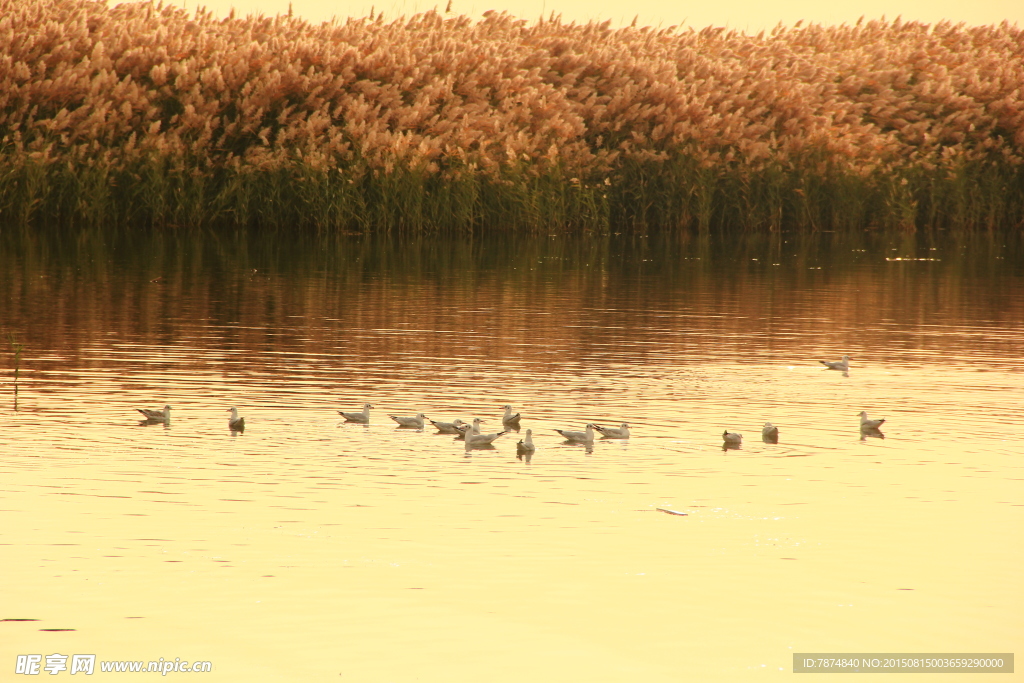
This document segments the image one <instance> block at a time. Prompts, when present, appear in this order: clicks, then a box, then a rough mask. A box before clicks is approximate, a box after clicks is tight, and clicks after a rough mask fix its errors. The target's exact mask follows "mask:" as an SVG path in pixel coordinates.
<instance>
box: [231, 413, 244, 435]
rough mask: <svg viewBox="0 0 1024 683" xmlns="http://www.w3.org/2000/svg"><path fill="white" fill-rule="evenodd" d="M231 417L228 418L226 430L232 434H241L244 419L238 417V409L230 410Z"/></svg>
mask: <svg viewBox="0 0 1024 683" xmlns="http://www.w3.org/2000/svg"><path fill="white" fill-rule="evenodd" d="M230 412H231V417H229V418H228V429H230V430H231V431H234V432H241V431H243V430H244V429H245V418H244V417H238V408H231V410H230Z"/></svg>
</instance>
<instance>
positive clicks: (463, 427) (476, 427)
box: [455, 417, 486, 441]
mask: <svg viewBox="0 0 1024 683" xmlns="http://www.w3.org/2000/svg"><path fill="white" fill-rule="evenodd" d="M481 422H486V420H481V419H480V418H479V417H474V418H473V424H466V423H465V422H463V423H462V424H460V425H459V426H458V427H456V429H457V430H458V432H459V435H458V436H456V437H455V440H456V441H458V440H459V439H465V438H466V435H467V434H479V433H480V423H481Z"/></svg>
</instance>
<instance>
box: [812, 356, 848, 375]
mask: <svg viewBox="0 0 1024 683" xmlns="http://www.w3.org/2000/svg"><path fill="white" fill-rule="evenodd" d="M818 362H819V363H821V364H822V365H824V366H825V367H826V368H828V369H829V370H842V371H843V372H846V371H847V370H849V369H850V357H849V356H843V359H842V360H834V361H827V360H819V361H818Z"/></svg>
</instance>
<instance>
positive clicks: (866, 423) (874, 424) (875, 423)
mask: <svg viewBox="0 0 1024 683" xmlns="http://www.w3.org/2000/svg"><path fill="white" fill-rule="evenodd" d="M883 422H885V419H884V418H883V419H881V420H869V419H868V414H867V412H865V411H863V410H862V411H860V428H861V429H878V428H879V427H881V426H882V423H883Z"/></svg>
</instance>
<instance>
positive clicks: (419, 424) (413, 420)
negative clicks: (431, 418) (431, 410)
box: [388, 413, 426, 429]
mask: <svg viewBox="0 0 1024 683" xmlns="http://www.w3.org/2000/svg"><path fill="white" fill-rule="evenodd" d="M388 417H390V418H391V419H392V420H394V421H395V422H397V423H398V426H399V427H415V428H416V429H423V420H424V418H426V415H424V414H423V413H416V417H399V416H398V415H388Z"/></svg>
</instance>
